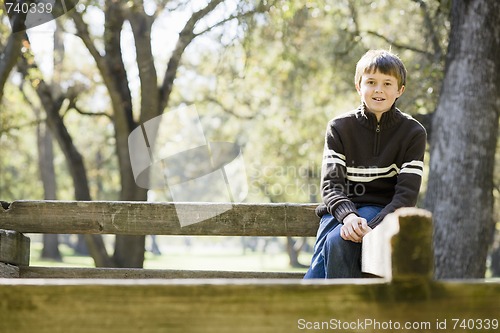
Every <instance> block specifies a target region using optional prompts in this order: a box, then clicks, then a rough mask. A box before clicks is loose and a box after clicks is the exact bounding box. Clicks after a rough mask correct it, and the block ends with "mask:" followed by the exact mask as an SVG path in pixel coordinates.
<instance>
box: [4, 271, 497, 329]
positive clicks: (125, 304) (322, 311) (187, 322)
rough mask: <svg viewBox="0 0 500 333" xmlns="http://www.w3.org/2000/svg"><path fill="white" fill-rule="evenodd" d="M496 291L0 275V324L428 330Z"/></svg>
mask: <svg viewBox="0 0 500 333" xmlns="http://www.w3.org/2000/svg"><path fill="white" fill-rule="evenodd" d="M5 281H8V283H5ZM377 281H378V280H377ZM498 295H500V284H488V283H474V282H463V281H461V282H460V281H459V282H430V281H427V282H423V283H420V284H419V283H417V284H415V283H412V282H397V283H381V282H380V281H378V282H372V280H368V281H367V280H363V282H362V283H361V282H357V281H354V280H343V281H335V282H325V281H322V282H321V283H318V282H311V283H307V282H304V281H298V280H290V281H283V280H276V281H275V282H271V281H270V280H258V281H257V282H256V281H253V280H220V279H217V280H170V281H169V280H92V281H89V280H68V279H63V280H31V279H10V280H0V309H2V311H0V331H1V332H40V333H43V332H51V333H57V332H64V333H67V332H85V333H87V332H106V333H112V332H120V333H122V332H162V333H164V332H179V333H181V332H182V333H189V332H205V333H210V332H218V333H220V332H259V333H261V332H277V333H279V332H284V333H290V332H300V331H303V330H300V329H299V328H298V325H299V320H300V319H303V320H305V321H308V322H313V321H320V322H323V321H327V322H330V320H331V319H336V320H342V321H343V322H351V321H352V322H356V321H358V320H361V321H365V320H372V321H374V320H376V321H378V322H389V321H391V322H392V323H393V324H394V323H395V322H400V323H401V324H404V323H406V322H429V323H430V324H431V325H432V326H431V327H430V329H419V330H416V331H419V332H420V331H422V332H436V331H437V330H436V327H435V325H436V320H441V321H442V320H445V319H447V321H448V325H451V319H452V318H464V316H466V317H467V318H498V314H499V313H500V300H499V298H498ZM448 328H450V327H449V326H448ZM337 331H340V332H345V331H347V330H337ZM353 331H358V332H381V330H380V329H375V327H373V326H371V327H364V329H357V330H353ZM387 331H391V330H387ZM392 331H394V330H392ZM403 331H404V330H403ZM407 331H408V330H407ZM449 331H451V330H449Z"/></svg>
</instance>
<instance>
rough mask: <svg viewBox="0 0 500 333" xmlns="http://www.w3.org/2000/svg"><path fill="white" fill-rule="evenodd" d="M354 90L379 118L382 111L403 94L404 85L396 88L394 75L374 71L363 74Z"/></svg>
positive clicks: (387, 109) (388, 108)
mask: <svg viewBox="0 0 500 333" xmlns="http://www.w3.org/2000/svg"><path fill="white" fill-rule="evenodd" d="M356 90H357V91H358V93H359V95H360V96H361V101H362V102H363V103H364V104H365V105H366V107H367V108H368V111H370V112H372V113H374V114H375V115H376V116H377V119H378V120H380V117H382V113H384V112H386V111H389V110H390V108H391V106H392V105H393V104H394V102H395V101H396V98H398V97H399V96H401V95H402V94H403V92H404V90H405V87H404V86H401V88H398V80H397V79H396V78H395V77H394V76H392V75H386V74H382V73H380V72H379V71H376V72H374V73H365V74H363V75H362V76H361V82H360V83H359V84H357V85H356Z"/></svg>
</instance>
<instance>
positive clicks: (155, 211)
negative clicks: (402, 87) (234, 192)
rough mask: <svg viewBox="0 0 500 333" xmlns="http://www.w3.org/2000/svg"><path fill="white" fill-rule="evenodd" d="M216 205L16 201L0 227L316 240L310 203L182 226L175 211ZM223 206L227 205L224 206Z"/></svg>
mask: <svg viewBox="0 0 500 333" xmlns="http://www.w3.org/2000/svg"><path fill="white" fill-rule="evenodd" d="M219 205H221V204H217V203H175V204H174V203H151V202H124V201H115V202H113V201H15V202H12V203H11V204H10V206H9V207H8V209H0V229H9V230H16V231H19V232H24V233H58V234H122V235H150V234H151V235H193V236H195V235H218V236H315V235H316V230H317V228H318V224H319V218H318V217H317V216H316V215H315V213H314V209H315V207H316V205H314V204H288V203H283V204H243V203H238V204H233V208H232V209H230V210H228V211H226V212H224V213H222V214H220V215H217V216H215V217H213V218H210V219H208V220H205V221H202V222H200V223H196V224H192V225H188V226H185V227H181V226H180V223H179V221H178V218H177V212H176V210H183V212H188V213H189V214H192V215H193V217H195V216H197V215H198V214H200V212H207V211H208V212H210V211H218V210H219V209H218V206H219ZM223 205H227V204H223Z"/></svg>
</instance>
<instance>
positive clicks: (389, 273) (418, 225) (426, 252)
mask: <svg viewBox="0 0 500 333" xmlns="http://www.w3.org/2000/svg"><path fill="white" fill-rule="evenodd" d="M432 230H433V228H432V216H431V213H430V212H428V211H426V210H423V209H418V208H401V209H398V210H397V211H396V212H394V213H393V214H390V215H388V216H387V217H386V218H385V219H384V221H383V222H382V223H381V224H380V225H379V226H378V227H377V228H375V229H374V230H373V231H372V232H370V233H369V234H368V235H366V236H365V238H364V239H363V260H362V270H363V272H364V273H368V274H371V275H375V276H379V277H384V278H387V279H389V280H398V279H408V278H416V277H418V278H424V279H428V280H431V279H432V278H433V274H434V255H433V249H432Z"/></svg>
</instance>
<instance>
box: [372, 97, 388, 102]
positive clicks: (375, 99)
mask: <svg viewBox="0 0 500 333" xmlns="http://www.w3.org/2000/svg"><path fill="white" fill-rule="evenodd" d="M372 99H373V100H374V101H377V102H382V101H385V98H382V97H373V98H372Z"/></svg>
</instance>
